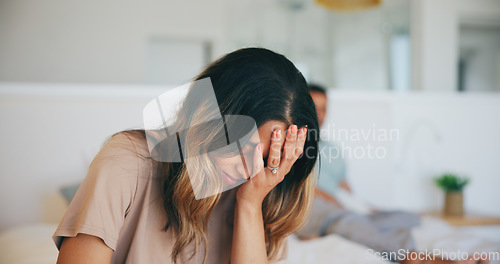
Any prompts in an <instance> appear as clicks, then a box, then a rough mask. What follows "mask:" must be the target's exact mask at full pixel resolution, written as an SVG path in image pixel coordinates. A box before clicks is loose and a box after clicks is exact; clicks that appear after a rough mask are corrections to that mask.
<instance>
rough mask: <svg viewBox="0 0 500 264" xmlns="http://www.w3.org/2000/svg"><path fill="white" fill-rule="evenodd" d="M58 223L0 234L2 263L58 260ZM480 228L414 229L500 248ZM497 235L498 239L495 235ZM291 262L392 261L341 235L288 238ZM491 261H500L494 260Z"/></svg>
mask: <svg viewBox="0 0 500 264" xmlns="http://www.w3.org/2000/svg"><path fill="white" fill-rule="evenodd" d="M55 229H56V225H49V224H33V225H27V226H22V227H18V228H13V229H10V230H7V231H5V232H3V233H2V234H0V263H2V264H4V263H5V264H48V263H51V264H53V263H55V262H56V260H57V253H58V251H57V249H56V247H55V246H54V243H53V242H52V238H51V236H52V234H53V233H54V231H55ZM478 230H482V231H484V232H483V234H481V232H477V231H474V230H467V229H462V228H455V227H451V226H449V225H447V224H446V223H445V222H443V221H441V220H438V219H434V218H429V217H425V218H423V219H422V225H421V226H420V227H418V228H416V229H415V230H413V235H414V237H415V242H416V244H417V247H418V248H419V249H421V250H424V249H429V250H432V249H436V248H437V249H443V250H447V251H449V252H451V251H456V250H457V249H460V250H462V251H468V252H483V251H496V252H498V251H500V226H493V227H481V228H479V229H478ZM495 238H496V239H495ZM288 245H289V248H288V257H287V259H286V261H282V262H281V263H287V264H298V263H300V264H304V263H306V264H307V263H311V264H322V263H342V264H371V263H373V264H376V263H381V264H382V263H386V264H387V263H389V262H387V261H383V260H380V259H374V258H373V257H370V255H369V253H367V252H368V251H367V250H368V249H367V248H366V247H365V246H363V245H359V244H356V243H353V242H350V241H347V240H345V239H343V238H342V237H340V236H337V235H329V236H326V237H323V238H319V239H315V240H309V241H300V240H298V239H297V238H296V237H295V236H291V237H289V238H288ZM491 263H495V264H497V263H500V261H498V260H494V261H492V262H491Z"/></svg>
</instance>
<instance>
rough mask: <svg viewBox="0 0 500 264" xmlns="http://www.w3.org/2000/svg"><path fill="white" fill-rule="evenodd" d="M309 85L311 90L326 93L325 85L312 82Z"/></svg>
mask: <svg viewBox="0 0 500 264" xmlns="http://www.w3.org/2000/svg"><path fill="white" fill-rule="evenodd" d="M307 87H309V92H318V93H322V94H324V95H326V89H325V87H323V86H321V85H319V84H315V83H310V84H309V85H307Z"/></svg>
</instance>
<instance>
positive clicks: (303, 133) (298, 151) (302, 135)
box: [294, 126, 307, 160]
mask: <svg viewBox="0 0 500 264" xmlns="http://www.w3.org/2000/svg"><path fill="white" fill-rule="evenodd" d="M306 138H307V126H304V127H301V128H300V129H299V134H298V136H297V147H296V148H295V153H294V154H295V157H296V158H295V159H296V160H297V159H298V158H299V157H300V155H302V153H303V152H304V145H305V143H306Z"/></svg>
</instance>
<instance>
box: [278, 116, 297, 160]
mask: <svg viewBox="0 0 500 264" xmlns="http://www.w3.org/2000/svg"><path fill="white" fill-rule="evenodd" d="M296 147H297V126H296V125H291V126H290V127H289V128H288V130H287V132H286V139H285V146H284V147H283V160H282V162H281V163H282V167H283V168H287V169H288V170H289V169H290V168H291V167H292V165H293V162H294V161H295V148H296Z"/></svg>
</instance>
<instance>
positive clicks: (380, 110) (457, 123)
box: [325, 91, 500, 215]
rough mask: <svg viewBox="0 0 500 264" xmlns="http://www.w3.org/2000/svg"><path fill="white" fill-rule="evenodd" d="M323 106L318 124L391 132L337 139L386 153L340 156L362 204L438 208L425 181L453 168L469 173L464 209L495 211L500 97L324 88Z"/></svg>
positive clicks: (499, 182) (499, 210) (499, 181)
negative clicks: (390, 136) (387, 135)
mask: <svg viewBox="0 0 500 264" xmlns="http://www.w3.org/2000/svg"><path fill="white" fill-rule="evenodd" d="M329 103H330V106H331V107H330V108H329V110H328V115H327V119H326V120H327V121H326V122H327V123H326V124H325V127H326V128H328V127H329V128H333V129H336V130H339V129H340V128H346V129H349V130H350V129H360V130H362V131H365V132H367V133H368V132H369V130H370V129H373V128H376V129H377V130H378V129H387V130H394V129H396V130H397V131H399V137H393V140H377V139H375V140H374V139H372V138H370V139H368V140H349V139H348V140H345V139H344V140H340V141H337V144H339V145H340V144H342V143H344V146H345V148H362V149H364V150H365V153H367V148H368V145H369V144H371V146H372V147H373V148H374V149H375V148H383V149H386V150H387V155H386V156H385V157H384V158H382V159H378V158H373V159H371V158H369V157H368V156H367V155H366V156H365V157H364V158H357V157H356V156H354V157H349V156H348V158H347V165H348V167H347V171H348V179H349V181H350V183H351V184H352V185H353V186H354V190H355V192H356V194H357V195H358V196H360V197H362V198H363V199H364V200H365V201H368V202H369V203H372V204H374V205H376V206H380V207H385V208H403V209H406V210H411V211H415V212H422V211H427V210H439V209H440V208H441V204H442V201H443V198H442V195H443V194H442V192H441V191H440V190H438V189H437V188H436V187H435V186H434V183H433V181H432V179H433V178H434V177H436V176H439V175H440V174H441V173H444V172H455V173H457V174H460V175H463V176H467V177H470V178H471V184H470V185H469V186H468V187H467V188H466V189H465V196H466V198H465V199H466V200H465V206H466V210H467V211H469V212H479V213H486V214H496V215H500V207H498V201H500V192H499V191H498V186H500V178H499V177H498V175H500V163H498V157H500V140H499V139H498V135H500V116H499V115H498V114H496V113H498V112H499V111H500V95H491V94H476V95H471V94H446V93H440V94H425V93H406V94H394V93H352V92H351V93H348V92H335V91H332V92H330V94H329ZM328 124H330V126H328ZM352 134H353V133H351V135H352ZM346 153H348V152H346ZM359 153H361V152H359Z"/></svg>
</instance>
